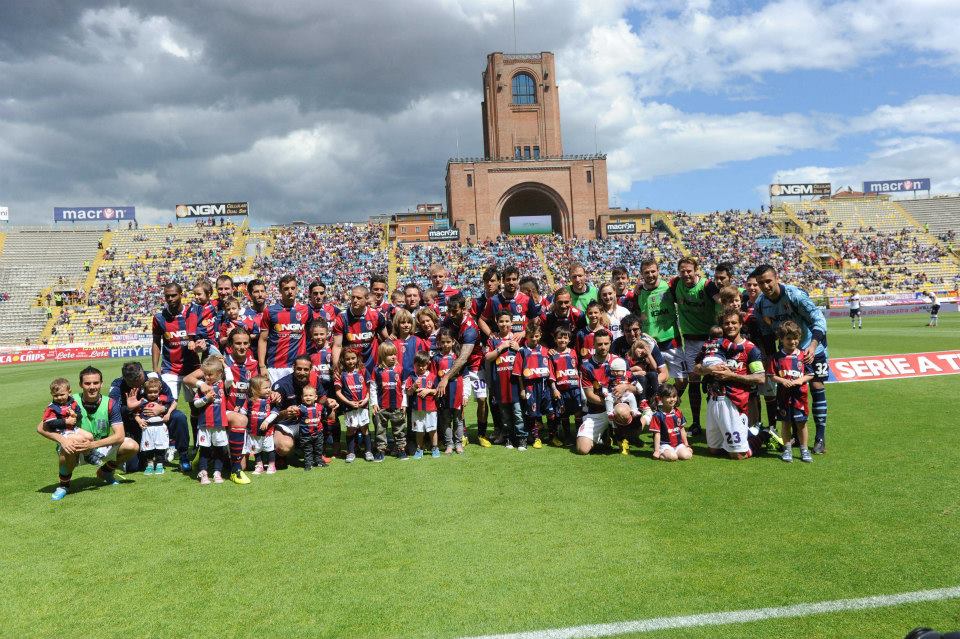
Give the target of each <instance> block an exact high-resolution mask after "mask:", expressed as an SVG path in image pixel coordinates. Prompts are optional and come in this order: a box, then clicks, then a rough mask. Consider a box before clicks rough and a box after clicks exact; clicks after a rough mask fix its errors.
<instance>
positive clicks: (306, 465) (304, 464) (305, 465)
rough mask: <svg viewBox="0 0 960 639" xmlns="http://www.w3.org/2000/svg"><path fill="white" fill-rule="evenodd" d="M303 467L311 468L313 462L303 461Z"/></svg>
mask: <svg viewBox="0 0 960 639" xmlns="http://www.w3.org/2000/svg"><path fill="white" fill-rule="evenodd" d="M303 469H304V470H313V464H312V463H310V462H307V461H305V462H303Z"/></svg>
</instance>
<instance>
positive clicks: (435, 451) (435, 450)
mask: <svg viewBox="0 0 960 639" xmlns="http://www.w3.org/2000/svg"><path fill="white" fill-rule="evenodd" d="M430 456H431V457H439V456H440V449H439V448H437V447H436V446H434V447H433V450H431V451H430Z"/></svg>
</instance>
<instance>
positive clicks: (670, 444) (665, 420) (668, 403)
mask: <svg viewBox="0 0 960 639" xmlns="http://www.w3.org/2000/svg"><path fill="white" fill-rule="evenodd" d="M657 399H659V400H660V409H659V410H658V411H656V412H655V413H654V414H653V418H652V421H651V422H650V430H651V431H653V458H654V459H662V460H663V461H677V460H680V461H684V460H687V459H690V458H691V457H693V449H692V448H690V443H689V442H688V441H687V429H686V425H687V420H686V419H684V418H683V413H681V412H680V409H679V408H677V402H678V401H679V400H680V397H679V395H678V394H677V389H676V387H675V386H673V385H672V384H669V385H668V384H664V385H663V386H661V387H660V388H659V389H658V390H657Z"/></svg>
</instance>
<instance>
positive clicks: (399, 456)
mask: <svg viewBox="0 0 960 639" xmlns="http://www.w3.org/2000/svg"><path fill="white" fill-rule="evenodd" d="M397 459H399V460H400V461H407V460H408V459H410V457H409V456H407V451H405V450H401V451H400V452H399V453H397Z"/></svg>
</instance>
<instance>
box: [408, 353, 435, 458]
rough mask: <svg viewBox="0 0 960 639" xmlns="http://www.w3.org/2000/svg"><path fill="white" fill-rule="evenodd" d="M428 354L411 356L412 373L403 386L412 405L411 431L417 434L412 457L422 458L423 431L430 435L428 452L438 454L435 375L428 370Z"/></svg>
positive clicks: (433, 454) (429, 360) (429, 361)
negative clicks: (415, 449)
mask: <svg viewBox="0 0 960 639" xmlns="http://www.w3.org/2000/svg"><path fill="white" fill-rule="evenodd" d="M430 363H431V359H430V355H429V354H427V353H424V352H420V353H417V354H416V355H415V356H414V358H413V370H414V374H413V376H411V377H408V378H407V381H406V383H405V386H404V388H405V389H406V393H407V397H409V398H410V403H411V405H412V406H413V432H414V433H416V435H417V451H416V452H415V453H414V454H413V458H414V459H422V458H423V442H424V433H429V435H430V446H431V449H430V454H431V455H432V456H433V457H439V456H440V448H439V447H438V446H437V400H436V395H437V383H438V381H439V380H438V379H437V375H436V373H434V372H433V371H431V370H430Z"/></svg>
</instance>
